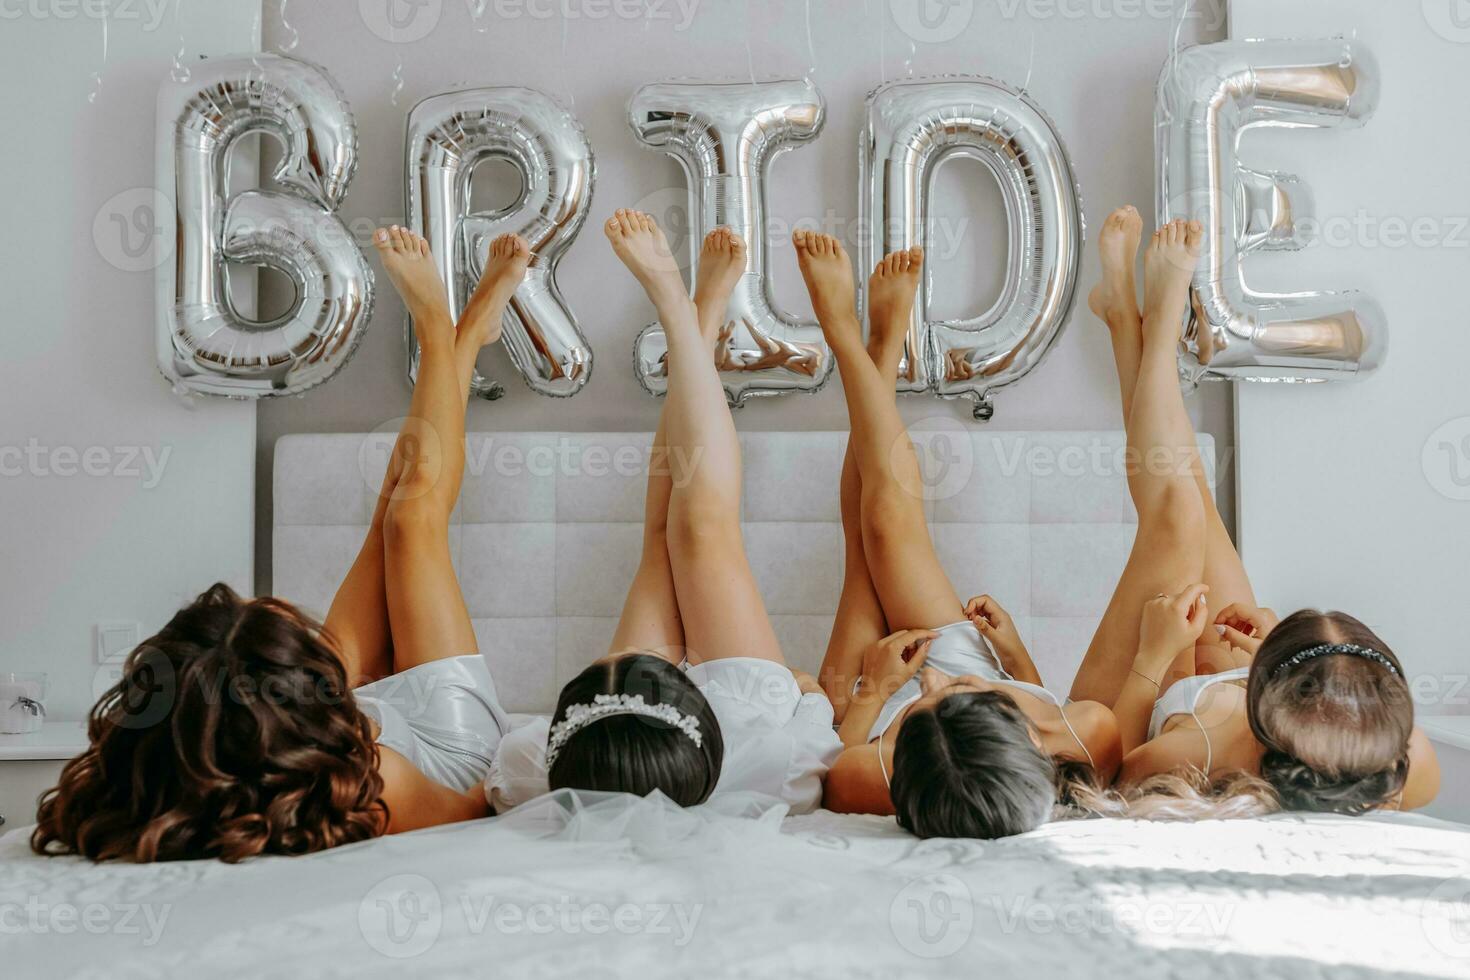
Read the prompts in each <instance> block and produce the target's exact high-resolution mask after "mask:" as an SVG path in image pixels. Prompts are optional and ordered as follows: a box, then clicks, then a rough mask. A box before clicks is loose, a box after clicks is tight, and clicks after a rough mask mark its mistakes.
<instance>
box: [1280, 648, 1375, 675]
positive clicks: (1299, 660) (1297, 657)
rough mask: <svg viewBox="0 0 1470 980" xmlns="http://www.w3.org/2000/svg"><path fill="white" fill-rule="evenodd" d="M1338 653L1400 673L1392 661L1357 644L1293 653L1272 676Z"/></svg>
mask: <svg viewBox="0 0 1470 980" xmlns="http://www.w3.org/2000/svg"><path fill="white" fill-rule="evenodd" d="M1338 653H1344V654H1347V655H1348V656H1351V657H1362V658H1363V659H1364V660H1371V661H1373V662H1374V663H1375V664H1382V665H1383V666H1384V667H1387V668H1388V670H1389V672H1390V673H1393V674H1397V673H1398V672H1399V669H1398V668H1397V667H1395V666H1394V663H1393V661H1392V660H1389V659H1388V658H1387V657H1385V656H1384V655H1383V654H1381V653H1379V652H1378V651H1377V650H1374V649H1372V648H1371V647H1360V646H1358V645H1357V644H1356V643H1324V644H1322V645H1321V646H1315V647H1308V648H1307V649H1305V650H1298V651H1297V652H1296V653H1293V654H1292V655H1291V656H1289V657H1287V658H1286V659H1285V660H1283V661H1281V663H1279V664H1277V665H1276V668H1275V669H1274V670H1272V671H1271V676H1272V677H1276V676H1277V675H1279V674H1281V673H1283V672H1284V671H1288V670H1291V669H1292V668H1293V667H1297V666H1300V665H1301V664H1304V663H1306V662H1307V661H1308V660H1315V659H1317V658H1318V657H1326V656H1330V655H1332V654H1338Z"/></svg>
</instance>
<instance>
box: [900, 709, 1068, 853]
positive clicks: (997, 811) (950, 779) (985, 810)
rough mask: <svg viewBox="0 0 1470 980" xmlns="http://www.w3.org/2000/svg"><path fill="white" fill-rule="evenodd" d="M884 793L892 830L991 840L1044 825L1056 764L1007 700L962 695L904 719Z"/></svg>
mask: <svg viewBox="0 0 1470 980" xmlns="http://www.w3.org/2000/svg"><path fill="white" fill-rule="evenodd" d="M888 793H889V796H890V797H891V798H892V800H893V808H894V811H895V813H896V815H897V818H898V825H899V826H900V827H902V828H903V829H904V830H907V831H908V832H909V833H911V834H914V835H915V836H917V837H926V838H927V837H972V838H976V839H979V840H993V839H995V838H998V837H1009V836H1011V835H1012V834H1024V833H1026V832H1027V831H1029V830H1035V829H1036V828H1037V827H1039V826H1041V825H1042V824H1043V823H1045V822H1046V821H1047V818H1048V817H1049V816H1050V815H1051V812H1052V806H1053V804H1055V803H1056V764H1055V763H1054V762H1053V761H1052V758H1051V757H1050V756H1049V755H1047V754H1046V753H1045V752H1044V751H1042V749H1041V748H1040V747H1039V746H1038V745H1037V744H1036V742H1035V740H1034V739H1033V738H1032V725H1031V721H1030V719H1028V718H1027V717H1026V715H1025V714H1024V713H1023V712H1022V711H1021V709H1020V708H1018V707H1017V706H1016V702H1015V700H1013V699H1012V698H1011V697H1010V695H1008V694H1005V693H1003V692H1001V691H972V692H960V693H956V694H950V695H947V696H946V697H944V698H943V699H942V700H941V701H940V702H939V703H938V704H936V705H935V706H934V707H933V708H931V709H930V710H928V711H914V712H911V713H910V714H909V716H908V718H907V719H905V721H904V723H903V726H902V727H900V728H899V730H898V738H897V739H896V740H895V741H894V743H893V780H892V782H891V783H890V785H889V788H888Z"/></svg>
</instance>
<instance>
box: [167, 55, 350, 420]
mask: <svg viewBox="0 0 1470 980" xmlns="http://www.w3.org/2000/svg"><path fill="white" fill-rule="evenodd" d="M259 132H264V133H268V134H271V135H273V136H275V137H276V138H277V139H278V140H279V142H280V144H281V147H282V150H283V157H282V159H281V162H280V165H279V166H278V167H276V169H275V171H274V172H273V173H272V174H271V177H270V186H268V187H266V188H262V189H260V190H253V191H246V192H243V193H241V194H238V195H236V196H234V197H231V196H230V155H231V151H232V150H233V149H234V147H235V145H236V142H237V141H238V140H239V139H240V138H241V137H242V136H245V135H247V134H249V133H259ZM157 138H158V147H157V159H158V163H157V166H158V187H159V189H160V190H161V191H162V192H163V194H164V195H165V196H168V197H171V198H172V201H173V204H174V214H175V222H176V224H175V227H174V228H173V229H171V231H172V234H173V235H174V237H175V239H176V241H177V248H176V250H175V252H174V256H173V260H172V261H171V262H167V263H164V264H163V265H161V266H159V269H158V274H157V288H158V332H157V333H158V364H159V368H160V369H161V370H162V371H163V373H164V376H165V377H167V378H168V379H169V380H171V381H172V382H173V383H174V386H175V388H176V389H179V390H182V391H186V392H197V393H202V394H208V395H227V396H231V397H236V398H259V397H264V396H268V395H289V394H294V393H297V392H300V391H305V390H306V389H308V388H311V387H312V386H314V385H318V384H321V383H322V382H323V381H326V380H327V379H328V378H330V377H331V376H332V375H333V374H335V373H336V372H337V371H338V370H339V369H340V368H341V367H342V365H344V364H346V363H347V361H348V359H349V358H350V357H351V356H352V353H353V351H354V350H355V349H356V347H357V344H358V342H359V341H360V340H361V339H362V335H363V331H364V330H365V329H366V328H367V324H368V321H369V319H370V318H371V315H372V300H373V275H372V271H371V269H369V267H368V265H367V262H366V260H365V259H364V257H363V254H362V250H361V249H360V248H358V246H357V244H356V242H354V241H353V238H352V235H351V233H350V232H349V231H348V230H347V227H346V226H345V225H344V224H343V223H342V222H341V220H340V219H339V218H338V217H337V216H336V214H335V213H334V212H335V211H336V209H337V207H338V206H339V205H340V204H341V203H342V199H343V197H344V196H345V195H346V193H347V185H348V184H349V183H350V182H351V180H352V174H353V171H354V170H355V169H356V166H357V129H356V126H355V124H354V123H353V120H352V114H351V112H350V111H349V110H348V107H347V103H346V101H345V100H344V99H343V97H342V93H341V92H340V91H339V90H338V89H337V87H336V85H335V84H334V83H333V81H332V79H331V78H330V77H329V76H328V75H327V73H326V72H325V71H323V70H322V69H321V68H318V67H316V66H315V65H309V64H306V63H305V62H301V61H296V60H294V59H291V58H283V57H280V56H277V55H268V54H260V55H255V56H252V57H243V58H221V59H210V60H208V61H204V62H201V63H200V64H199V65H198V66H197V67H196V68H194V69H193V70H192V73H191V79H190V81H189V83H188V84H186V85H181V84H178V83H174V82H165V83H164V85H163V88H162V89H161V91H160V93H159V98H158V127H157ZM229 262H238V263H246V264H255V265H266V266H270V267H272V268H274V269H276V270H278V271H280V272H281V273H283V274H285V275H286V276H287V277H288V278H289V279H290V281H291V283H292V284H293V286H294V288H295V301H294V302H293V303H292V305H291V307H290V309H288V310H287V311H286V312H285V313H283V314H281V315H280V316H279V317H276V318H275V319H272V320H269V321H257V320H253V319H249V318H247V317H245V316H244V315H242V314H241V313H240V312H239V311H238V310H236V308H235V304H234V302H233V301H232V299H231V296H230V290H229V284H228V280H227V273H226V263H229Z"/></svg>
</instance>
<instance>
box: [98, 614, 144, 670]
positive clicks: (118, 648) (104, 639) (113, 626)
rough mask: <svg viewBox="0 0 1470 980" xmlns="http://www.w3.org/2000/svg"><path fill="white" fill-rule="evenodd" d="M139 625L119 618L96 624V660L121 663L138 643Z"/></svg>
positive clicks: (103, 662) (104, 662)
mask: <svg viewBox="0 0 1470 980" xmlns="http://www.w3.org/2000/svg"><path fill="white" fill-rule="evenodd" d="M138 632H139V626H138V624H137V623H129V622H124V621H121V620H116V621H111V622H102V623H98V624H97V662H98V663H99V664H121V663H122V662H123V661H125V660H127V659H128V654H130V653H132V652H133V648H134V647H136V646H137V645H138V639H139V637H138Z"/></svg>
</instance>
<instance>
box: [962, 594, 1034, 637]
mask: <svg viewBox="0 0 1470 980" xmlns="http://www.w3.org/2000/svg"><path fill="white" fill-rule="evenodd" d="M965 618H966V619H968V620H969V621H970V622H972V623H974V624H975V628H976V629H978V630H979V631H980V635H981V636H983V637H985V638H986V639H988V640H990V641H991V643H993V644H997V645H1000V644H1008V643H1010V642H1011V641H1015V642H1020V639H1021V634H1020V633H1019V632H1018V631H1017V630H1016V623H1015V621H1014V620H1013V619H1011V614H1010V613H1008V612H1006V611H1005V609H1004V608H1003V607H1002V606H1001V604H1000V603H998V602H996V601H995V600H994V599H992V598H991V597H990V596H988V595H977V596H976V597H975V598H973V599H971V600H970V601H969V602H967V603H965Z"/></svg>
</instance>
